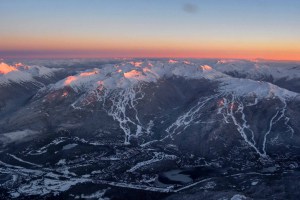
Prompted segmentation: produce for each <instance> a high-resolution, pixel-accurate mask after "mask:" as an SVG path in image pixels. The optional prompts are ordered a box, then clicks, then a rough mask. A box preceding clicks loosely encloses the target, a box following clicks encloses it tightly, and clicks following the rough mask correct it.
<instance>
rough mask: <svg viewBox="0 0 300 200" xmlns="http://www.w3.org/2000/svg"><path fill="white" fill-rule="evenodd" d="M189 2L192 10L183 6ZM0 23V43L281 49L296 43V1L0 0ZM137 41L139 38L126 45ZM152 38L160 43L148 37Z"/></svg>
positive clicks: (299, 5) (299, 13) (299, 14)
mask: <svg viewBox="0 0 300 200" xmlns="http://www.w3.org/2000/svg"><path fill="white" fill-rule="evenodd" d="M187 5H188V6H190V7H193V8H195V9H194V10H195V11H194V12H187V11H185V9H184V7H186V6H187ZM0 26H1V32H0V42H1V43H2V44H3V45H2V47H0V48H1V49H0V51H8V50H26V49H28V50H30V49H34V50H38V49H41V50H45V49H51V50H56V49H57V50H61V49H64V48H65V47H66V46H68V45H70V49H78V50H80V49H85V50H86V49H89V47H90V50H93V49H99V50H103V49H107V48H110V49H114V48H116V46H117V45H118V44H120V48H121V49H124V48H125V47H126V46H129V50H130V49H133V50H134V49H135V50H138V49H147V48H148V49H151V50H153V51H154V50H155V48H157V49H166V50H167V48H173V49H174V48H175V49H176V48H178V49H179V48H182V49H185V50H186V51H187V50H189V49H191V50H195V49H199V50H201V51H202V50H203V51H204V50H207V49H209V50H213V48H216V51H219V50H222V49H224V48H225V47H224V46H226V45H227V46H228V45H229V44H232V46H233V47H235V48H236V50H238V49H239V48H240V49H242V47H239V46H238V45H237V44H241V45H242V44H244V45H246V46H249V51H250V50H251V51H252V50H253V48H254V47H253V46H255V45H256V46H257V47H258V50H259V48H261V50H264V49H268V48H267V45H271V44H274V43H278V44H277V46H276V45H275V46H276V48H278V49H280V48H282V47H283V46H284V47H286V48H287V49H286V51H297V52H298V50H299V48H298V49H295V47H294V48H292V49H290V47H288V46H289V45H291V44H299V43H300V36H299V35H300V1H298V0H197V1H196V0H194V1H186V0H151V1H149V0H0ZM1 40H3V41H1ZM66 40H68V41H69V42H67V43H64V42H62V41H66ZM47 41H51V44H48V43H47ZM135 41H137V42H138V43H139V44H140V46H138V45H137V44H135V45H133V46H132V47H131V46H130V45H131V44H132V43H134V42H135ZM155 42H157V43H162V44H163V45H162V47H159V45H151V44H153V43H155ZM62 43H63V44H64V45H63V46H64V48H63V47H62V46H61V45H62ZM30 44H32V45H30ZM193 44H195V45H194V46H192V45H193ZM55 45H56V46H55ZM76 45H77V46H76ZM218 45H219V46H218ZM222 45H223V46H222ZM228 47H229V46H228ZM201 48H202V49H201ZM272 48H273V47H272ZM274 48H275V47H274ZM276 48H275V49H276ZM269 49H271V46H270V48H269ZM299 52H300V50H299Z"/></svg>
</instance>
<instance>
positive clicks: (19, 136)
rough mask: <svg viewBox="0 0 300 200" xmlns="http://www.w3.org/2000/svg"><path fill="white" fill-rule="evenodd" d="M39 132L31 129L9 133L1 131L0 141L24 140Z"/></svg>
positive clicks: (5, 142) (6, 142)
mask: <svg viewBox="0 0 300 200" xmlns="http://www.w3.org/2000/svg"><path fill="white" fill-rule="evenodd" d="M38 133H39V132H37V131H33V130H28V129H26V130H21V131H14V132H9V133H2V134H0V142H2V143H4V144H8V143H12V142H18V141H24V140H26V139H30V138H32V137H34V136H36V135H37V134H38Z"/></svg>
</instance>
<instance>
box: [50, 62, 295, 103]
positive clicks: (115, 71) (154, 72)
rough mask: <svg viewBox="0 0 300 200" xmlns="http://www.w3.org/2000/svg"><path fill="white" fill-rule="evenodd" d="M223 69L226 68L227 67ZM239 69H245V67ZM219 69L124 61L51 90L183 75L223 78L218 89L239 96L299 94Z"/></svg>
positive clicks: (97, 87)
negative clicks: (237, 76)
mask: <svg viewBox="0 0 300 200" xmlns="http://www.w3.org/2000/svg"><path fill="white" fill-rule="evenodd" d="M241 62H242V61H241ZM246 66H247V65H246ZM221 69H222V70H225V68H221ZM227 69H228V68H227ZM237 69H239V70H242V69H243V68H241V69H240V68H237ZM218 70H219V69H218ZM218 70H215V69H214V68H212V67H210V66H208V65H198V64H197V63H192V62H188V61H182V60H181V61H175V60H169V61H168V62H163V61H147V62H124V63H121V64H119V65H107V66H105V67H103V68H101V69H97V68H95V69H92V70H87V71H84V72H80V73H79V74H77V75H74V76H69V77H67V78H65V79H64V80H61V81H59V82H58V83H56V84H55V85H53V86H51V90H57V89H63V88H66V87H71V88H72V89H73V90H74V91H75V92H84V93H85V92H88V93H90V92H93V91H95V90H103V89H108V90H115V89H126V88H132V87H136V86H137V85H139V84H144V83H154V82H158V81H159V80H161V79H163V78H171V77H181V78H185V79H207V80H210V81H217V82H220V87H219V92H222V93H225V94H226V93H227V94H231V93H234V94H235V95H238V96H255V97H257V98H260V99H261V98H272V97H277V98H279V99H281V100H283V99H286V98H294V97H296V96H297V95H298V93H296V92H292V91H289V90H286V89H283V88H280V87H278V86H276V85H274V84H271V83H269V82H263V81H255V80H251V79H247V78H235V77H231V76H229V75H226V74H224V73H222V72H220V71H218ZM230 70H232V69H230ZM249 70H250V71H251V70H252V68H251V67H250V69H249ZM251 72H252V71H251ZM295 76H298V75H295Z"/></svg>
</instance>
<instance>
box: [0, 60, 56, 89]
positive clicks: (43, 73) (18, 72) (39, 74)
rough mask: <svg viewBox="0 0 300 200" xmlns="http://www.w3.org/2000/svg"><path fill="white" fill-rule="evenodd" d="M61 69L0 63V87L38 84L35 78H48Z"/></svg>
mask: <svg viewBox="0 0 300 200" xmlns="http://www.w3.org/2000/svg"><path fill="white" fill-rule="evenodd" d="M59 70H61V69H55V68H52V69H50V68H46V67H43V66H27V65H23V64H22V63H17V64H15V65H9V64H6V63H4V62H1V63H0V86H5V85H9V84H12V83H16V84H22V83H24V82H32V83H38V81H37V80H36V78H50V77H52V76H53V75H54V73H55V72H58V71H59Z"/></svg>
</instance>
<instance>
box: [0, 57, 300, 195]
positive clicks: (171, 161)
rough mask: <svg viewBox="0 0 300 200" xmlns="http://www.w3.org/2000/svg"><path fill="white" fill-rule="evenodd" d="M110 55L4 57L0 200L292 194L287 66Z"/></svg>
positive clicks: (294, 108)
mask: <svg viewBox="0 0 300 200" xmlns="http://www.w3.org/2000/svg"><path fill="white" fill-rule="evenodd" d="M32 62H34V61H32ZM112 62H113V64H109V63H107V62H106V63H103V62H100V61H95V62H91V61H90V62H89V63H88V65H86V63H85V62H82V63H80V65H82V66H81V67H64V65H65V62H63V64H62V65H59V64H57V63H56V65H55V68H51V67H49V68H44V67H35V69H36V70H38V71H39V70H40V71H41V69H43V70H44V71H47V76H44V75H43V76H42V75H41V73H36V71H35V73H34V75H32V73H30V72H28V71H26V70H25V69H30V68H32V67H30V66H27V68H26V67H23V68H18V67H14V65H7V64H5V66H9V67H8V68H7V69H12V68H11V67H14V68H15V69H16V70H13V71H12V72H8V73H5V74H4V73H3V74H2V75H1V74H0V83H1V81H2V82H3V83H4V82H5V84H2V85H0V93H1V97H0V98H1V104H0V108H1V110H0V144H1V149H0V154H1V158H0V184H1V189H2V190H1V195H2V196H3V197H4V196H5V197H7V198H29V199H32V198H37V199H39V198H45V199H47V198H49V199H51V198H55V197H60V198H70V199H74V198H91V199H92V198H95V199H99V198H104V199H105V198H110V199H124V198H125V199H136V198H137V197H138V198H142V199H162V198H167V199H179V198H180V199H184V198H186V199H199V198H200V199H201V198H205V199H218V198H223V199H232V198H233V199H247V198H266V196H265V195H267V196H269V197H270V199H272V195H274V190H273V188H279V189H276V191H278V194H277V195H279V196H280V197H282V198H295V197H296V196H293V195H297V189H296V188H295V187H296V186H295V185H293V184H292V183H291V182H290V181H289V180H290V179H291V178H294V179H295V178H296V177H299V159H300V158H299V153H300V149H299V148H300V125H299V120H298V119H299V117H300V95H299V93H298V92H299V87H298V85H297V84H299V81H297V80H299V78H300V76H299V74H300V67H299V63H269V62H258V61H256V62H254V61H241V60H222V61H216V60H164V59H161V60H133V61H115V60H114V61H112ZM48 65H49V63H48ZM69 65H70V66H74V65H73V64H72V63H71V64H70V63H69ZM3 66H4V64H3ZM20 66H21V65H20ZM22 66H24V65H22ZM89 66H92V67H89ZM58 68H60V69H58ZM46 69H47V70H46ZM6 71H7V70H6ZM21 72H22V73H27V74H29V75H28V77H30V78H28V79H26V80H23V79H22V81H20V80H21V79H20V78H11V77H22V76H21V75H20V76H19V75H18V73H21ZM10 73H15V74H17V75H14V76H12V75H11V74H10ZM8 75H9V77H8ZM4 80H5V81H4ZM37 83H38V84H37ZM12 91H14V92H12ZM270 182H272V184H270ZM294 184H298V183H294ZM283 186H284V187H286V186H290V187H289V188H290V189H289V190H285V189H282V187H283ZM291 187H292V188H291ZM293 187H294V189H293ZM255 190H259V191H263V192H261V193H258V192H254V191H255Z"/></svg>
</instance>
